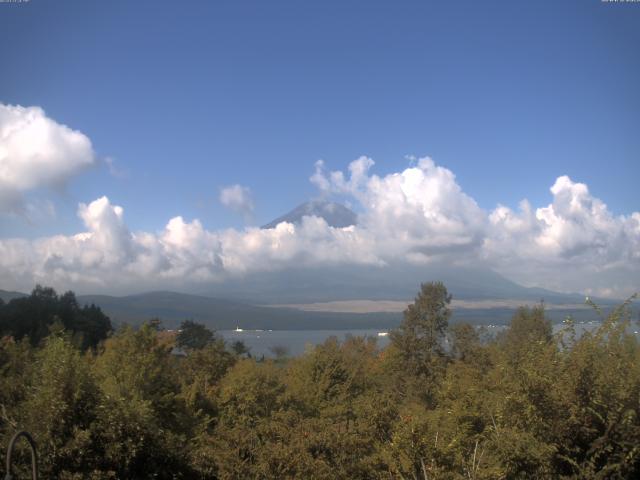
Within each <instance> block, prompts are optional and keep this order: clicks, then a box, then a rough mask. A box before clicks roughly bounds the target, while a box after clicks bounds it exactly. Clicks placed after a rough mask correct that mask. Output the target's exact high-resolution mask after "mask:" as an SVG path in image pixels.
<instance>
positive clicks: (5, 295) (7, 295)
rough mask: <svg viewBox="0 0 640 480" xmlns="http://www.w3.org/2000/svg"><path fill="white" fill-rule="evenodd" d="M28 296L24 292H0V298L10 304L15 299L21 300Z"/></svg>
mask: <svg viewBox="0 0 640 480" xmlns="http://www.w3.org/2000/svg"><path fill="white" fill-rule="evenodd" d="M26 296H27V294H26V293H22V292H11V291H8V290H0V298H1V299H2V301H3V302H5V303H8V302H9V301H11V300H13V299H14V298H20V297H26Z"/></svg>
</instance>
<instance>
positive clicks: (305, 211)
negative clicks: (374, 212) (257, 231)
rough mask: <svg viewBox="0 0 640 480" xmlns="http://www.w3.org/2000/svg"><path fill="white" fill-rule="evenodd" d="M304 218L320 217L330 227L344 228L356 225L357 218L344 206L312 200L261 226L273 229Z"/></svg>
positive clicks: (296, 222)
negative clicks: (281, 224) (284, 223)
mask: <svg viewBox="0 0 640 480" xmlns="http://www.w3.org/2000/svg"><path fill="white" fill-rule="evenodd" d="M305 216H315V217H320V218H323V219H324V220H325V222H327V224H328V225H329V226H331V227H335V228H344V227H349V226H351V225H356V224H357V223H358V216H357V215H356V214H355V213H354V212H352V211H351V210H349V209H348V208H347V207H345V206H344V205H341V204H339V203H335V202H328V201H325V200H314V201H311V202H306V203H303V204H302V205H298V206H297V207H296V208H294V209H293V210H291V211H290V212H289V213H286V214H284V215H283V216H281V217H278V218H276V219H275V220H273V221H272V222H269V223H267V224H266V225H263V226H262V228H264V229H267V228H275V227H276V225H278V224H279V223H282V222H288V223H293V224H299V223H301V222H302V218H303V217H305Z"/></svg>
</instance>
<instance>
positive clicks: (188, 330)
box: [176, 320, 215, 350]
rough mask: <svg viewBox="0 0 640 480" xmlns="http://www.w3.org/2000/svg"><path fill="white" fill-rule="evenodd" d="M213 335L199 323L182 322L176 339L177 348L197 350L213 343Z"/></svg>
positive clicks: (191, 321)
mask: <svg viewBox="0 0 640 480" xmlns="http://www.w3.org/2000/svg"><path fill="white" fill-rule="evenodd" d="M214 338H215V334H214V333H213V332H212V331H211V330H209V329H208V328H207V327H205V326H204V325H203V324H201V323H197V322H194V321H193V320H184V321H183V322H182V323H181V324H180V333H178V336H177V337H176V346H178V347H179V348H185V349H192V350H198V349H200V348H204V347H206V346H207V345H208V344H210V343H211V342H213V340H214Z"/></svg>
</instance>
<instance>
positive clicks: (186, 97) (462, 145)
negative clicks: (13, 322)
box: [0, 0, 640, 239]
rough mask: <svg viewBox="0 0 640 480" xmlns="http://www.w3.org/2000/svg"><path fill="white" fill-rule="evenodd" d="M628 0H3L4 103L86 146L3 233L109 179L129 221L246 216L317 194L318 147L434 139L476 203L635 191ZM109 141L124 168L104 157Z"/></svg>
mask: <svg viewBox="0 0 640 480" xmlns="http://www.w3.org/2000/svg"><path fill="white" fill-rule="evenodd" d="M638 45H640V4H631V3H629V4H617V3H616V4H610V3H602V2H600V1H599V0H580V1H564V0H560V1H557V0H556V1H549V2H544V1H528V2H513V1H485V2H477V1H457V2H426V1H420V2H382V1H378V2H372V1H349V2H332V1H322V2H300V1H291V2H285V1H273V2H264V1H255V2H246V1H217V2H205V1H193V2H158V1H153V2H152V1H145V0H140V1H135V2H131V1H86V0H83V1H68V0H61V1H56V2H52V1H44V0H31V1H29V2H27V3H19V4H0V62H1V65H2V70H1V71H2V74H1V75H0V103H3V104H7V105H9V104H10V105H22V106H25V107H29V106H38V107H41V108H42V109H44V111H45V112H46V115H47V116H48V117H49V118H50V119H53V120H54V121H55V122H57V123H60V124H65V125H68V126H69V127H70V128H72V129H75V130H79V131H80V132H82V133H83V134H84V135H86V136H87V137H88V138H89V139H90V140H91V142H92V145H93V148H94V151H95V153H96V158H97V161H96V165H97V166H94V167H92V168H89V169H88V170H84V171H82V172H81V173H78V174H77V175H73V176H72V177H71V178H69V179H68V181H66V182H65V186H64V187H63V188H56V189H51V188H50V187H43V188H34V189H32V190H29V191H28V192H26V193H25V198H26V201H29V200H30V199H32V200H34V202H35V203H34V204H38V201H40V202H43V201H48V202H51V203H52V204H53V206H54V207H55V212H56V213H55V215H54V216H47V215H42V216H40V217H38V218H37V219H35V220H34V218H31V219H25V217H24V216H21V215H13V214H11V215H2V216H0V229H1V231H2V232H1V233H2V237H5V238H6V237H21V238H25V239H33V238H37V237H43V236H50V235H54V234H64V235H70V234H73V233H76V232H79V231H82V230H83V229H84V225H83V222H82V220H81V219H79V218H78V216H77V215H76V212H77V209H78V203H80V202H83V203H87V204H88V203H89V202H91V201H93V200H95V199H97V198H99V197H101V196H103V195H106V196H107V197H108V198H109V200H110V201H111V203H113V204H115V205H121V206H123V207H124V210H125V218H126V223H127V225H128V228H129V229H130V230H131V231H134V232H135V231H147V232H157V231H159V230H161V229H163V228H164V227H165V225H166V223H167V221H168V220H169V219H170V218H173V217H175V216H177V215H181V216H182V217H183V218H184V219H185V221H191V220H192V219H194V218H198V219H200V221H201V222H202V225H203V226H204V228H205V229H209V230H217V229H222V228H227V227H234V228H242V227H243V226H244V223H245V220H246V218H245V217H243V216H241V215H238V214H236V213H234V212H232V211H230V210H229V209H227V208H225V207H224V206H223V205H221V204H220V202H219V199H218V197H219V193H220V189H221V188H222V187H224V186H227V185H231V184H240V185H242V186H245V187H247V188H248V189H249V190H250V192H251V195H252V197H253V201H254V204H255V212H254V214H253V217H252V220H251V222H253V223H254V224H258V225H259V224H262V223H266V222H268V221H270V220H272V219H273V218H275V217H277V216H279V215H281V214H282V213H284V212H286V211H287V210H289V209H291V208H293V207H294V206H296V205H297V204H299V203H301V202H302V201H305V200H307V199H309V198H312V197H314V196H317V195H318V190H317V188H316V187H315V186H314V185H313V184H312V183H311V182H309V177H310V176H311V175H312V174H313V172H314V163H315V162H316V161H317V160H319V159H322V160H324V162H325V166H326V168H327V170H343V171H344V170H346V168H347V166H348V165H349V163H350V162H351V161H353V160H355V159H356V158H358V157H360V156H361V155H366V156H368V157H371V158H372V159H374V160H375V162H376V164H375V166H374V167H373V168H372V169H371V172H372V173H375V174H377V175H379V176H385V175H388V174H391V173H393V172H401V171H403V170H404V169H406V168H407V167H408V166H409V163H410V162H409V161H408V160H407V158H406V156H407V155H415V156H418V157H421V156H426V155H428V156H430V157H432V158H433V160H434V161H435V162H436V164H437V165H440V166H443V167H445V168H447V169H449V170H450V171H451V172H453V173H454V174H455V176H456V179H457V184H458V185H459V186H460V188H461V189H462V190H463V191H464V192H465V193H466V194H467V195H468V196H469V197H471V198H473V199H474V200H475V201H476V202H477V204H478V205H479V207H480V208H481V209H483V210H484V211H486V212H490V211H492V210H493V209H494V208H496V206H497V204H499V203H500V204H503V205H506V206H508V207H511V208H512V209H516V208H517V206H518V202H519V201H520V200H522V199H525V198H526V199H528V200H529V201H530V202H531V204H532V206H533V207H534V208H538V207H544V206H546V205H548V204H549V203H551V201H552V195H551V193H550V192H549V188H550V187H551V186H552V185H553V184H554V182H555V181H556V179H557V178H558V177H560V176H562V175H568V176H569V177H570V178H571V179H572V180H573V181H574V182H581V183H584V184H586V185H588V188H589V192H590V194H591V195H593V196H594V197H595V198H599V199H601V200H602V201H603V202H605V203H606V204H607V206H608V208H609V210H610V212H611V213H612V214H614V215H630V214H632V213H633V212H635V211H637V210H638V209H639V208H640V205H639V204H640V196H639V195H638V178H640V132H639V127H640V88H639V85H640V55H639V54H638ZM106 157H109V158H111V159H112V160H113V162H114V166H115V168H116V169H117V170H118V171H119V173H120V174H118V175H112V174H110V173H109V170H108V168H107V167H106V166H105V165H104V164H103V163H102V162H103V161H104V159H105V158H106Z"/></svg>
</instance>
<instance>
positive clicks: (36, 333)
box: [0, 282, 640, 480]
mask: <svg viewBox="0 0 640 480" xmlns="http://www.w3.org/2000/svg"><path fill="white" fill-rule="evenodd" d="M450 302H451V296H450V295H449V294H448V292H447V289H446V287H445V286H444V285H443V284H442V283H438V282H436V283H426V284H423V285H421V287H420V291H419V292H418V295H417V296H416V298H415V301H414V303H412V304H411V305H409V306H408V308H407V309H406V310H405V312H404V318H403V321H402V323H401V324H400V326H399V327H398V328H397V329H395V330H393V331H392V332H391V333H390V344H389V346H388V347H386V348H384V349H381V348H379V347H378V346H377V345H376V342H375V339H371V338H360V337H353V338H348V339H347V340H345V341H344V342H339V341H338V340H337V339H335V338H330V339H328V340H327V341H325V342H324V343H323V344H321V345H318V346H316V347H315V348H313V349H310V350H308V351H307V352H305V354H304V355H301V356H299V357H293V358H290V357H287V355H286V350H285V349H281V350H279V351H278V352H276V353H277V355H276V358H274V359H264V358H255V357H253V356H252V355H251V352H250V351H248V350H247V348H246V347H245V346H244V345H243V344H241V343H235V344H233V345H228V344H226V343H225V341H224V340H223V339H222V338H221V337H220V336H219V335H218V334H216V332H213V331H211V330H210V329H208V328H207V327H206V326H204V325H201V324H199V323H197V322H194V321H188V320H185V321H184V322H183V323H182V326H181V327H182V328H181V329H180V331H167V330H165V329H164V328H163V327H162V323H161V321H160V320H158V319H150V320H149V321H147V322H146V323H144V324H143V325H142V326H140V327H138V328H133V327H131V326H122V327H120V328H118V329H117V330H114V329H113V327H112V325H111V322H110V320H109V318H108V317H107V316H106V315H105V314H104V313H103V312H102V310H101V309H100V307H99V306H96V305H89V306H82V307H81V306H79V304H78V301H77V299H76V297H75V295H74V294H73V292H67V293H64V294H62V295H58V294H57V293H56V292H55V291H54V290H53V289H51V288H46V287H40V286H38V287H36V288H35V289H34V290H33V292H32V293H31V295H29V296H27V297H22V298H15V299H12V300H10V301H8V302H7V303H4V302H3V301H2V300H0V335H1V339H0V370H1V372H2V375H1V376H0V441H1V442H2V445H1V446H2V448H3V449H4V448H5V447H6V445H7V443H8V442H9V439H10V438H11V436H12V435H13V434H14V433H15V432H16V431H19V430H27V431H28V432H30V433H31V434H32V436H33V437H34V439H35V441H36V443H37V446H38V451H39V456H40V459H39V469H40V473H41V478H51V479H53V478H55V479H61V480H66V479H95V480H98V479H141V478H158V479H294V478H297V479H363V480H364V479H396V478H397V479H415V480H426V479H472V480H475V479H496V480H497V479H516V478H567V479H570V478H571V479H578V478H580V479H590V478H602V479H605V478H611V479H626V478H628V479H632V478H640V447H639V446H640V346H639V344H638V339H637V338H636V336H635V335H633V334H631V333H630V331H629V327H630V322H632V321H633V319H632V318H631V317H632V313H631V308H630V303H631V300H629V301H627V302H625V303H623V304H622V305H620V306H619V307H617V308H615V309H614V310H613V311H612V312H611V313H610V314H609V315H608V316H607V317H606V318H603V319H602V320H603V321H602V324H601V325H600V326H599V327H598V328H597V329H596V330H594V331H591V332H586V333H584V334H583V335H580V336H578V335H576V334H575V331H574V328H573V323H572V321H571V319H568V320H567V322H566V324H565V326H564V328H563V329H562V330H561V331H560V332H558V333H557V334H555V335H554V334H553V333H552V328H551V322H550V321H549V319H548V318H547V316H546V314H545V310H544V307H543V306H542V305H540V306H536V307H534V308H527V307H523V308H520V309H518V310H517V311H516V312H515V313H514V315H513V318H512V320H511V325H510V326H509V327H508V328H507V329H505V330H504V331H503V332H502V333H500V334H499V335H498V336H495V337H485V336H484V335H483V333H482V330H481V329H478V328H476V327H473V326H471V325H468V324H455V325H452V324H450V322H449V320H450V317H451V311H450V308H449V307H450ZM594 309H595V310H596V313H597V312H598V310H597V307H596V306H595V305H594ZM445 344H446V345H447V347H446V348H445ZM16 461H17V463H18V464H19V466H18V468H17V469H16V471H17V473H18V474H19V475H20V476H19V477H18V478H28V473H27V463H28V455H27V452H26V450H24V449H22V447H21V448H20V449H19V450H18V455H17V457H16Z"/></svg>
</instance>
